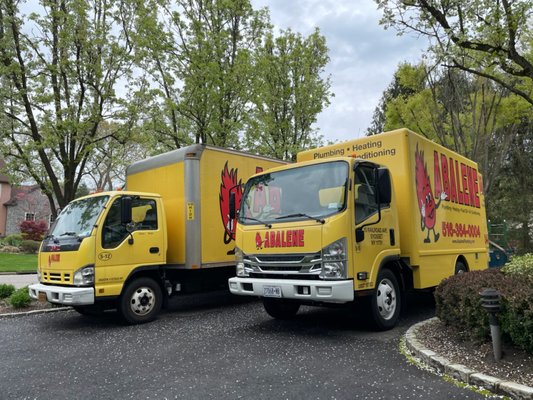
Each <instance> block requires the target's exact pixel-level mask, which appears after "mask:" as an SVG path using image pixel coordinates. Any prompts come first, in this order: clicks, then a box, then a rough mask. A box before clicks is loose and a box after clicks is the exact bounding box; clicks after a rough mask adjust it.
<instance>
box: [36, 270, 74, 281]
mask: <svg viewBox="0 0 533 400" xmlns="http://www.w3.org/2000/svg"><path fill="white" fill-rule="evenodd" d="M41 282H46V283H65V284H72V276H71V274H70V273H68V272H50V271H43V272H42V273H41Z"/></svg>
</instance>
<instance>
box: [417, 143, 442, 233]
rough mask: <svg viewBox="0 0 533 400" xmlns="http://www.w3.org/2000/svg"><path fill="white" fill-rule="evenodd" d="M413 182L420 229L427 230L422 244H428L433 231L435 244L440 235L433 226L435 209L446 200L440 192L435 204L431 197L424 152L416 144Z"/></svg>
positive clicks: (435, 217) (435, 219) (435, 216)
mask: <svg viewBox="0 0 533 400" xmlns="http://www.w3.org/2000/svg"><path fill="white" fill-rule="evenodd" d="M415 180H416V197H417V198H418V209H419V210H420V217H421V219H420V229H421V230H422V231H424V230H425V229H427V231H428V235H427V237H426V238H425V239H424V243H430V242H431V240H430V238H429V234H430V232H431V231H433V239H434V241H435V242H437V241H438V240H439V237H440V234H439V233H437V232H436V231H435V224H436V222H437V215H436V212H437V209H438V208H439V206H440V203H441V201H442V200H444V199H445V198H446V193H444V192H442V193H441V197H440V198H439V200H438V201H437V202H435V198H434V197H433V191H432V190H431V181H430V180H429V174H428V170H427V165H426V162H425V160H424V151H423V150H418V143H417V145H416V152H415Z"/></svg>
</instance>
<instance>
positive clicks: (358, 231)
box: [355, 228, 365, 243]
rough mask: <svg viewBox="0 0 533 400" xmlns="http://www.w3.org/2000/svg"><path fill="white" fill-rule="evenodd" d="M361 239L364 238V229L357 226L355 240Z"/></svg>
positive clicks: (358, 241)
mask: <svg viewBox="0 0 533 400" xmlns="http://www.w3.org/2000/svg"><path fill="white" fill-rule="evenodd" d="M363 240H365V231H364V230H363V228H357V229H356V230H355V242H356V243H360V242H362V241H363Z"/></svg>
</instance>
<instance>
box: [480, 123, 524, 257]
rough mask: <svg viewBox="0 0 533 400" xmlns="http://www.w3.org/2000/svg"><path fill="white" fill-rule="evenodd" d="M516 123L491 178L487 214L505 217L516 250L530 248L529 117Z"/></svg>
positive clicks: (498, 218)
mask: <svg viewBox="0 0 533 400" xmlns="http://www.w3.org/2000/svg"><path fill="white" fill-rule="evenodd" d="M520 125H521V129H518V134H517V135H515V136H514V137H513V142H512V145H511V146H510V149H509V152H508V154H507V155H506V157H505V160H504V165H503V168H502V173H501V174H500V175H499V176H498V177H497V178H496V179H495V183H494V186H495V189H494V190H493V193H494V195H493V197H494V198H493V200H492V202H491V203H492V204H493V205H494V206H493V207H491V208H490V209H489V210H488V214H489V218H490V219H491V220H493V221H499V222H501V221H503V220H505V221H506V222H507V224H508V225H509V227H510V236H511V239H512V240H513V241H514V242H515V245H517V247H518V251H519V252H521V253H528V252H532V251H533V230H532V227H533V175H532V174H531V171H533V121H532V120H531V119H529V120H527V119H523V121H522V123H521V124H520Z"/></svg>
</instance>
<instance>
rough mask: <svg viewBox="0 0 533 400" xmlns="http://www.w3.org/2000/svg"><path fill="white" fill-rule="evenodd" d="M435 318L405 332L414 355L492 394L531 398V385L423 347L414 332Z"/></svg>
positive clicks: (532, 397)
mask: <svg viewBox="0 0 533 400" xmlns="http://www.w3.org/2000/svg"><path fill="white" fill-rule="evenodd" d="M435 320H438V318H437V317H433V318H430V319H428V320H425V321H422V322H419V323H417V324H415V325H413V326H411V327H410V328H409V329H408V330H407V332H406V333H405V336H404V337H405V344H406V347H407V349H408V350H409V352H411V353H412V355H413V356H414V357H416V358H418V359H419V360H420V361H421V362H422V363H423V364H425V365H426V366H428V367H430V368H431V369H433V370H435V371H436V372H438V373H443V374H446V375H448V376H450V377H452V378H454V379H456V380H458V381H461V382H464V383H466V384H469V385H474V386H480V387H483V388H484V389H487V390H489V391H491V392H492V393H494V394H499V395H504V396H509V397H511V398H513V399H520V400H522V399H524V400H533V387H530V386H525V385H521V384H518V383H515V382H510V381H505V380H503V379H499V378H495V377H493V376H490V375H486V374H482V373H480V372H478V371H475V370H472V369H470V368H468V367H467V366H465V365H462V364H456V363H452V362H451V361H449V360H448V359H446V358H445V357H443V356H441V355H439V354H437V353H436V352H435V351H433V350H430V349H427V348H425V347H424V345H423V344H422V343H421V342H420V341H418V339H417V338H416V333H417V331H418V328H420V327H421V326H424V325H425V324H428V323H430V322H433V321H435Z"/></svg>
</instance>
